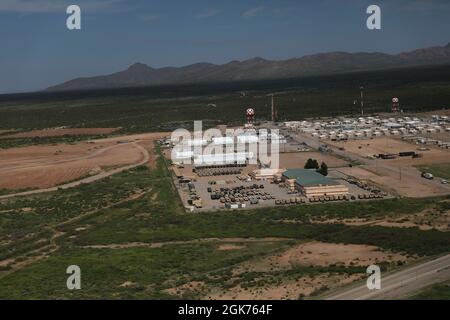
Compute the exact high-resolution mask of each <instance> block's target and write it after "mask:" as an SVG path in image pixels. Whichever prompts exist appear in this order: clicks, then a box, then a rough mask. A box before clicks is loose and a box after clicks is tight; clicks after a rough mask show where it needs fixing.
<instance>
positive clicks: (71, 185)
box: [0, 142, 150, 200]
mask: <svg viewBox="0 0 450 320" xmlns="http://www.w3.org/2000/svg"><path fill="white" fill-rule="evenodd" d="M131 144H133V145H134V146H135V147H136V148H137V149H139V150H140V151H141V153H142V155H143V159H142V160H141V161H140V162H139V163H135V164H131V165H128V166H124V167H120V168H116V169H112V170H109V171H105V172H101V173H99V174H96V175H95V176H90V177H87V178H84V179H81V180H77V181H74V182H70V183H66V184H62V185H59V186H56V187H51V188H46V189H37V190H30V191H25V192H19V193H12V194H7V195H4V196H0V200H2V199H7V198H12V197H19V196H29V195H34V194H39V193H45V192H52V191H57V190H58V189H69V188H74V187H77V186H79V185H80V184H83V183H92V182H95V181H98V180H101V179H104V178H106V177H109V176H112V175H114V174H116V173H119V172H122V171H126V170H130V169H133V168H136V167H138V166H140V165H143V164H145V163H147V162H148V161H149V159H150V155H149V154H148V151H147V150H145V148H144V147H142V146H140V145H138V144H137V143H136V142H132V143H131Z"/></svg>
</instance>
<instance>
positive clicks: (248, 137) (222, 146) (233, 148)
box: [170, 129, 286, 167]
mask: <svg viewBox="0 0 450 320" xmlns="http://www.w3.org/2000/svg"><path fill="white" fill-rule="evenodd" d="M275 140H276V141H277V142H278V144H283V143H286V138H285V137H284V136H283V135H280V134H276V133H270V132H268V131H267V130H260V131H256V130H254V129H250V130H245V132H243V133H241V134H238V135H235V136H223V137H211V138H197V139H187V140H183V141H181V142H180V143H178V144H176V145H174V144H173V143H171V145H170V146H171V147H173V152H172V158H171V160H172V162H173V163H175V164H193V165H194V166H195V167H202V166H218V165H232V164H245V163H247V162H248V161H250V160H254V159H255V157H256V153H257V148H258V146H259V144H261V143H264V144H270V143H272V142H273V141H275ZM212 149H214V153H211V152H205V150H208V151H210V150H212Z"/></svg>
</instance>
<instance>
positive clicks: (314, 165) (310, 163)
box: [304, 158, 319, 170]
mask: <svg viewBox="0 0 450 320" xmlns="http://www.w3.org/2000/svg"><path fill="white" fill-rule="evenodd" d="M304 168H305V169H316V170H317V169H319V163H318V162H317V160H316V159H311V158H310V159H308V160H307V161H306V163H305V167H304Z"/></svg>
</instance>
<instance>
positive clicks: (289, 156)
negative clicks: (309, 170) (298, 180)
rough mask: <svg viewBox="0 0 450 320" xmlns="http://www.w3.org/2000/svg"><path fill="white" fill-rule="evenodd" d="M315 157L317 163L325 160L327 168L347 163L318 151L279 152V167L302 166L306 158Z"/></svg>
mask: <svg viewBox="0 0 450 320" xmlns="http://www.w3.org/2000/svg"><path fill="white" fill-rule="evenodd" d="M310 158H311V159H316V160H317V161H318V162H319V164H320V163H322V162H325V163H326V164H327V165H328V167H329V168H334V167H342V166H345V165H347V162H346V161H345V160H342V159H339V158H337V157H333V156H330V155H328V154H324V153H320V152H295V153H280V168H303V167H304V166H305V163H306V161H307V160H308V159H310Z"/></svg>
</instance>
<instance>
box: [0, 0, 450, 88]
mask: <svg viewBox="0 0 450 320" xmlns="http://www.w3.org/2000/svg"><path fill="white" fill-rule="evenodd" d="M69 4H78V5H79V6H80V7H81V9H82V30H79V31H69V30H67V28H66V19H67V17H68V15H67V14H66V7H67V6H68V5H69ZM370 4H377V5H379V6H380V7H381V9H382V30H380V31H370V30H368V29H367V28H366V19H367V17H368V15H367V14H366V8H367V7H368V6H369V5H370ZM449 17H450V1H449V0H382V1H372V0H369V1H366V0H310V1H302V0H296V1H294V0H276V1H270V0H266V1H263V0H220V1H218V0H208V1H207V0H179V1H175V0H154V1H152V0H69V1H66V0H0V93H5V92H18V91H30V90H40V89H44V88H46V87H48V86H50V85H54V84H57V83H60V82H63V81H66V80H69V79H72V78H75V77H80V76H92V75H99V74H108V73H112V72H116V71H120V70H123V69H125V68H126V67H128V66H129V65H130V64H132V63H134V62H142V63H146V64H148V65H150V66H152V67H162V66H182V65H186V64H191V63H196V62H212V63H225V62H228V61H230V60H243V59H248V58H251V57H254V56H260V57H263V58H267V59H287V58H292V57H301V56H303V55H306V54H313V53H319V52H328V51H337V50H341V51H350V52H356V51H381V52H386V53H398V52H401V51H407V50H412V49H416V48H421V47H428V46H435V45H445V44H447V43H448V42H450V18H449Z"/></svg>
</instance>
